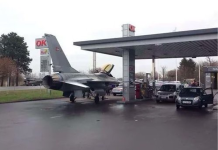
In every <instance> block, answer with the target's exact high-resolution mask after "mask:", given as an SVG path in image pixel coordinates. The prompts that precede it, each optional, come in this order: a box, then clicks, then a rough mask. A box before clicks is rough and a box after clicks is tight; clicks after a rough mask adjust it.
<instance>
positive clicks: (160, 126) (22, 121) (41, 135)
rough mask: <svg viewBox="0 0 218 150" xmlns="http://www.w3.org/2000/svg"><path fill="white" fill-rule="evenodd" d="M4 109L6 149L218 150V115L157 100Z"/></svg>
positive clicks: (2, 143)
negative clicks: (180, 107) (124, 103)
mask: <svg viewBox="0 0 218 150" xmlns="http://www.w3.org/2000/svg"><path fill="white" fill-rule="evenodd" d="M117 100H120V99H118V98H113V100H106V101H103V102H101V103H100V104H99V105H95V104H94V103H93V102H92V101H90V100H80V101H79V102H77V103H76V104H72V103H70V102H69V101H68V99H59V100H45V101H35V102H21V103H10V104H1V105H0V149H1V150H15V149H16V150H141V149H146V150H217V111H212V110H211V109H202V110H198V109H181V110H179V111H177V110H176V108H175V105H174V104H173V103H160V104H156V103H155V102H153V101H146V102H139V103H136V104H127V105H122V104H117V103H116V101H117Z"/></svg>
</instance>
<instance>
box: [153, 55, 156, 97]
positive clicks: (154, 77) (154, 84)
mask: <svg viewBox="0 0 218 150" xmlns="http://www.w3.org/2000/svg"><path fill="white" fill-rule="evenodd" d="M152 70H153V89H154V93H156V91H155V57H154V56H153V57H152Z"/></svg>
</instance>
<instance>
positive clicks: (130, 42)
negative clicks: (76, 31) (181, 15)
mask: <svg viewBox="0 0 218 150" xmlns="http://www.w3.org/2000/svg"><path fill="white" fill-rule="evenodd" d="M217 33H218V28H210V29H201V30H190V31H180V32H170V33H161V34H151V35H142V36H132V37H121V38H111V39H101V40H91V41H81V42H74V43H73V44H74V45H76V46H81V49H82V50H87V51H91V52H98V53H103V54H109V55H114V56H122V50H123V49H129V50H135V59H151V58H152V57H156V58H182V57H206V56H217V45H218V44H217V39H218V35H217Z"/></svg>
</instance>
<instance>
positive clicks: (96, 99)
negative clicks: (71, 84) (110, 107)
mask: <svg viewBox="0 0 218 150" xmlns="http://www.w3.org/2000/svg"><path fill="white" fill-rule="evenodd" d="M98 103H99V95H98V94H97V95H96V96H95V104H98Z"/></svg>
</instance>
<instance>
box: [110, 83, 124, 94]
mask: <svg viewBox="0 0 218 150" xmlns="http://www.w3.org/2000/svg"><path fill="white" fill-rule="evenodd" d="M112 94H113V95H114V96H116V95H118V94H119V95H123V86H122V85H119V86H118V87H115V88H113V89H112Z"/></svg>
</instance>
